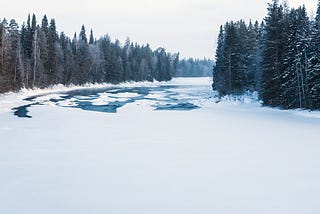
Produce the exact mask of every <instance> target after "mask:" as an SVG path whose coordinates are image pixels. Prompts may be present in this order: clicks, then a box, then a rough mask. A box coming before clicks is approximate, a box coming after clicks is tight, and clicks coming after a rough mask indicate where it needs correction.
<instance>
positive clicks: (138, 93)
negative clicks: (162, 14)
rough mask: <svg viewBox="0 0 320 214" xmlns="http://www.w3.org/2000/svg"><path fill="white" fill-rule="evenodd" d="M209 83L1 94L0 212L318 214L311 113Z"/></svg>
mask: <svg viewBox="0 0 320 214" xmlns="http://www.w3.org/2000/svg"><path fill="white" fill-rule="evenodd" d="M210 84H211V82H210V80H209V79H174V80H173V81H172V82H169V83H153V84H151V83H148V84H141V85H122V86H110V87H93V88H81V89H80V88H78V89H76V90H75V89H72V90H68V89H64V90H56V91H55V92H53V91H46V92H45V93H39V92H28V93H25V94H23V93H22V94H9V95H5V96H1V97H0V105H1V106H0V213H8V214H21V213H23V214H43V213H45V214H57V213H59V214H88V213H94V214H106V213H108V214H128V213H130V214H164V213H165V214H180V213H181V214H195V213H201V214H212V213H226V214H233V213H237V214H257V213H259V214H270V213H272V214H301V213H303V214H318V213H319V212H320V203H319V199H320V182H319V181H320V155H319V154H320V140H319V133H320V117H319V113H318V112H314V113H312V112H306V111H281V110H277V109H270V108H263V107H261V106H260V104H259V103H258V102H256V101H254V100H251V99H250V98H249V97H247V98H245V99H243V100H242V101H241V102H240V101H238V100H233V101H224V102H221V103H216V102H215V101H216V100H215V99H214V98H213V97H214V95H215V93H214V92H212V91H211V87H210Z"/></svg>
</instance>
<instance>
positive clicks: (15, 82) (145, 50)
mask: <svg viewBox="0 0 320 214" xmlns="http://www.w3.org/2000/svg"><path fill="white" fill-rule="evenodd" d="M178 62H179V54H170V53H167V52H166V51H165V49H164V48H159V49H157V50H151V48H150V47H149V45H144V46H140V45H138V44H134V43H132V42H130V40H129V39H128V40H127V41H125V43H124V45H121V44H120V42H119V41H118V40H116V41H115V42H112V41H111V39H110V37H109V36H108V35H106V36H103V37H101V38H100V39H98V40H97V39H95V38H94V36H93V32H92V30H91V32H90V34H89V37H88V36H87V32H86V29H85V27H84V26H82V28H81V31H80V33H79V35H77V34H74V37H73V38H69V37H68V36H66V35H65V34H64V33H63V32H62V33H60V34H59V33H58V32H57V30H56V23H55V20H54V19H51V20H50V21H49V20H48V18H47V16H44V17H43V19H42V21H41V24H38V23H37V20H36V16H35V15H33V16H32V17H30V15H29V16H28V19H27V21H26V22H25V23H23V25H22V26H21V29H19V25H18V24H17V23H16V21H15V20H14V19H12V20H10V21H7V20H6V19H4V20H2V21H0V93H3V92H7V91H14V90H19V89H20V88H22V87H25V88H34V87H40V88H43V87H48V86H50V85H53V84H64V85H68V84H76V85H82V84H85V83H102V82H108V83H120V82H125V81H153V80H157V81H168V80H170V79H171V77H172V74H174V73H176V70H177V66H178Z"/></svg>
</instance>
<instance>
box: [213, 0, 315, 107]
mask: <svg viewBox="0 0 320 214" xmlns="http://www.w3.org/2000/svg"><path fill="white" fill-rule="evenodd" d="M213 89H214V90H218V92H219V94H220V96H224V95H228V94H235V95H239V94H243V93H244V92H245V91H258V92H259V95H260V98H261V100H262V101H263V103H264V105H266V106H272V107H280V108H283V109H295V108H302V109H311V110H316V109H317V110H319V109H320V1H319V6H318V11H317V16H316V18H315V20H310V19H309V17H308V16H307V12H306V8H305V7H304V6H301V7H299V8H297V9H290V8H288V6H287V5H281V4H279V3H278V1H277V0H274V1H273V2H272V3H271V4H269V7H268V15H267V17H266V18H265V19H264V21H263V22H262V23H259V22H255V23H252V22H250V23H249V24H248V25H247V24H246V23H245V22H244V21H238V22H228V23H226V24H225V25H224V26H221V28H220V34H219V37H218V47H217V51H216V65H215V66H214V76H213Z"/></svg>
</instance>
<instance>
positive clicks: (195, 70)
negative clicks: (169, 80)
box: [174, 58, 214, 77]
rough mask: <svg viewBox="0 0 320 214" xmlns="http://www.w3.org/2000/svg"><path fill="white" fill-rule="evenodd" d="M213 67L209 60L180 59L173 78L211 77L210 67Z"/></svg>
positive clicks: (211, 61)
mask: <svg viewBox="0 0 320 214" xmlns="http://www.w3.org/2000/svg"><path fill="white" fill-rule="evenodd" d="M213 65H214V62H213V60H211V59H206V58H204V59H193V58H188V59H182V60H179V63H178V66H177V68H176V73H175V74H174V76H175V77H212V67H213Z"/></svg>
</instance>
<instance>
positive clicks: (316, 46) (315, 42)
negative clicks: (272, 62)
mask: <svg viewBox="0 0 320 214" xmlns="http://www.w3.org/2000/svg"><path fill="white" fill-rule="evenodd" d="M307 84H308V88H309V93H310V108H311V109H320V1H319V3H318V10H317V16H316V19H315V21H314V23H313V28H312V35H311V43H310V49H309V62H308V69H307Z"/></svg>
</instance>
